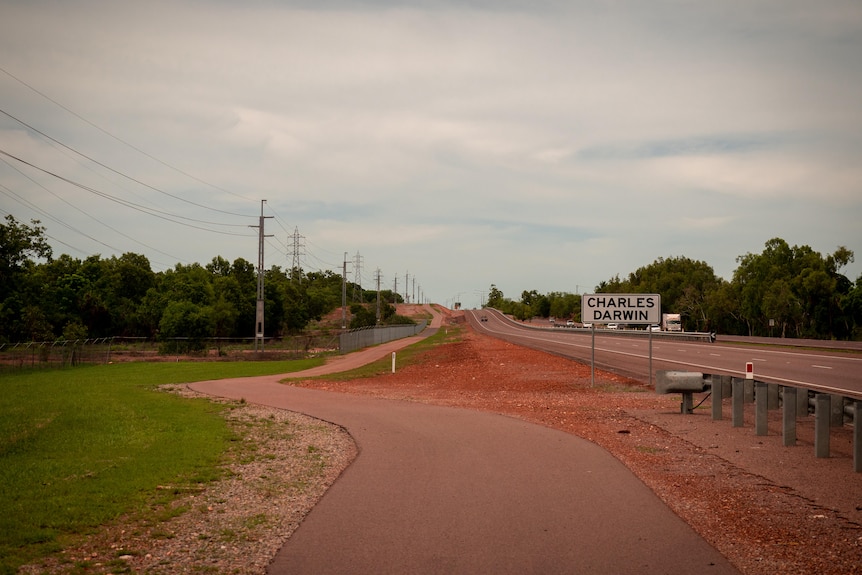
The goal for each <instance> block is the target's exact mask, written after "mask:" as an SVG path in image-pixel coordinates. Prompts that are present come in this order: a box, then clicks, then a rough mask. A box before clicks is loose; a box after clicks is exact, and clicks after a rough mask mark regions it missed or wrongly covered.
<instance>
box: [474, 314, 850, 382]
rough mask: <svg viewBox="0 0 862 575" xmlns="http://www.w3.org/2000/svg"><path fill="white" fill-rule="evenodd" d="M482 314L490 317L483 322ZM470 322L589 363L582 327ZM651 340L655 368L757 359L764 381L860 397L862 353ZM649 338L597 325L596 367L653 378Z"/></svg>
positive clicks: (732, 364) (723, 369) (719, 367)
mask: <svg viewBox="0 0 862 575" xmlns="http://www.w3.org/2000/svg"><path fill="white" fill-rule="evenodd" d="M482 316H484V317H486V319H487V321H480V318H481V317H482ZM467 317H468V319H469V320H470V322H471V324H472V325H473V326H474V327H475V328H476V329H477V330H478V331H480V332H483V333H487V334H488V335H492V336H494V337H499V338H501V339H504V340H507V341H511V342H513V343H517V344H519V345H524V346H527V347H531V348H534V349H540V350H543V351H547V352H550V353H554V354H557V355H561V356H564V357H570V358H573V359H577V360H579V361H582V362H585V363H589V362H590V357H591V354H592V334H591V333H590V331H589V330H582V329H562V328H556V329H550V328H548V329H537V328H538V327H542V326H539V325H538V324H537V325H536V327H529V326H527V325H524V324H519V323H516V322H513V321H511V320H510V319H508V318H506V317H504V316H503V315H502V314H500V313H499V312H496V311H494V310H481V311H468V312H467ZM652 339H653V341H652V369H653V372H655V371H656V370H660V369H678V370H686V371H701V372H704V373H712V374H726V375H733V376H737V377H743V376H744V375H745V364H746V363H747V362H752V363H753V364H754V373H755V378H756V379H758V380H760V381H767V382H771V383H778V384H782V385H792V386H797V387H808V388H810V389H817V390H821V391H828V392H832V393H839V394H847V395H856V394H858V395H859V397H860V398H862V353H859V352H853V351H850V352H829V351H825V350H810V349H793V348H787V347H778V346H774V347H770V346H764V345H759V346H756V347H754V346H744V345H738V344H736V345H731V344H722V343H721V340H720V338H719V341H718V342H716V343H706V342H691V341H680V340H672V339H667V338H664V337H661V336H660V335H658V334H656V335H654V336H653V338H652ZM649 345H650V344H649V339H648V338H647V337H644V334H643V333H641V334H639V336H638V337H626V335H625V332H621V333H613V334H611V333H609V332H607V331H606V330H596V334H595V361H596V367H598V368H600V369H604V370H607V371H611V372H614V373H619V374H621V375H626V376H629V377H632V378H635V379H638V380H641V381H644V382H646V381H647V380H648V377H649V356H650V351H649V349H650V347H649Z"/></svg>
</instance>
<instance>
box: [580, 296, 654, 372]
mask: <svg viewBox="0 0 862 575" xmlns="http://www.w3.org/2000/svg"><path fill="white" fill-rule="evenodd" d="M581 321H582V322H588V323H591V324H592V333H593V338H592V339H593V343H592V347H593V351H592V360H591V361H592V366H591V371H592V373H593V374H595V369H596V366H595V364H596V335H595V334H596V324H597V323H601V324H608V323H616V324H626V325H647V326H650V325H652V324H656V325H659V324H660V323H661V295H660V294H650V293H633V294H625V293H597V294H584V295H582V296H581ZM647 329H648V330H649V332H650V333H649V367H648V369H649V383H650V385H652V330H651V329H650V328H649V327H647ZM592 381H593V384H595V375H593V376H592Z"/></svg>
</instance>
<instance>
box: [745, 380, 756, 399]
mask: <svg viewBox="0 0 862 575" xmlns="http://www.w3.org/2000/svg"><path fill="white" fill-rule="evenodd" d="M743 393H744V395H745V403H754V380H753V379H746V380H745V384H744V386H743Z"/></svg>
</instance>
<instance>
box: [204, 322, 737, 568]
mask: <svg viewBox="0 0 862 575" xmlns="http://www.w3.org/2000/svg"><path fill="white" fill-rule="evenodd" d="M438 325H439V324H438ZM392 343H394V342H392ZM405 344H406V342H405ZM378 347H380V346H378ZM385 353H389V352H388V351H387V352H385ZM385 353H384V355H385ZM351 355H352V354H351ZM315 369H318V368H315ZM297 375H298V374H291V376H297ZM283 377H284V376H268V377H254V378H243V379H228V380H217V381H208V382H200V383H195V384H192V385H191V387H192V388H193V389H196V390H198V391H201V392H204V393H208V394H213V395H219V396H223V397H228V398H234V399H240V398H245V400H246V401H249V402H252V403H259V404H265V405H270V406H274V407H279V408H283V409H289V410H291V411H296V412H301V413H304V414H307V415H310V416H312V417H316V418H319V419H322V420H326V421H330V422H333V423H336V424H338V425H341V426H343V427H344V428H346V429H347V430H348V432H349V433H350V434H351V436H352V437H353V439H354V440H355V441H356V444H357V446H358V448H359V454H358V456H357V458H356V460H355V461H354V462H353V463H352V464H351V465H350V466H348V468H347V469H346V470H345V471H344V473H343V474H342V476H341V477H340V478H339V479H338V480H337V481H336V482H335V483H334V484H333V485H332V487H331V488H330V489H329V490H328V491H327V492H326V494H325V495H324V496H323V498H322V499H321V500H320V502H319V503H318V504H317V505H316V506H315V507H314V509H313V510H312V511H311V512H310V513H309V515H308V516H307V517H306V518H305V520H304V521H303V523H302V524H301V525H300V527H299V528H298V529H297V531H296V532H295V533H294V534H293V536H292V537H291V538H290V540H288V542H287V543H286V544H285V545H284V547H283V548H282V549H281V551H280V552H279V553H278V555H277V556H276V557H275V559H274V560H273V562H272V564H271V565H270V568H269V573H271V574H273V575H282V574H316V575H323V574H348V573H349V574H365V573H369V574H370V573H374V574H408V573H417V574H418V573H421V574H426V573H428V574H434V573H440V574H444V573H445V574H453V573H465V574H466V573H469V574H476V573H495V574H507V573H512V574H514V573H518V574H524V573H542V574H544V573H583V574H590V573H602V574H606V573H632V574H634V573H637V574H643V575H650V574H659V573H663V574H664V573H667V574H692V575H694V574H697V575H702V574H713V573H714V574H730V573H738V571H736V570H735V569H734V568H733V566H732V565H730V563H729V562H728V561H727V560H726V559H725V558H724V557H723V556H722V555H720V554H719V553H718V552H717V551H716V550H715V549H714V548H712V547H711V546H710V545H709V544H707V543H706V541H705V540H704V539H703V538H701V537H700V536H699V535H697V534H696V533H695V532H694V531H693V530H692V529H691V528H690V527H689V526H688V525H687V524H686V523H684V522H683V521H682V520H681V519H679V518H678V517H677V516H676V515H675V514H674V513H673V512H672V511H671V510H670V509H669V508H668V507H667V506H666V505H664V504H663V503H662V502H661V501H660V500H659V499H658V497H657V496H656V495H655V494H654V493H653V492H652V491H650V490H649V489H648V488H647V487H646V486H645V485H644V484H643V483H642V482H641V481H640V480H639V479H637V478H636V477H635V476H634V475H633V474H632V473H631V472H630V471H629V470H628V469H626V468H625V466H623V465H622V464H621V463H620V462H619V461H618V460H617V459H615V458H614V457H612V456H611V455H610V454H608V453H607V452H605V451H604V450H602V449H601V448H599V447H598V446H596V445H595V444H593V443H590V442H589V441H586V440H583V439H581V438H578V437H576V436H573V435H570V434H567V433H564V432H561V431H556V430H553V429H549V428H545V427H542V426H539V425H535V424H532V423H528V422H525V421H521V420H518V419H514V418H511V417H506V416H501V415H495V414H490V413H484V412H477V411H470V410H465V409H458V408H447V407H439V406H432V405H425V404H420V403H412V402H406V401H394V400H385V399H375V398H367V397H359V396H355V395H349V394H342V393H336V392H329V391H319V390H312V389H303V388H295V387H291V386H288V385H284V384H280V383H278V380H279V379H282V378H283Z"/></svg>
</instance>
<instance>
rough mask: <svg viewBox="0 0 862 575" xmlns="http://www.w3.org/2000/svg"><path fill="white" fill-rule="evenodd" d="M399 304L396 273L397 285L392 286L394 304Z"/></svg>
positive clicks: (396, 275) (396, 280) (396, 283)
mask: <svg viewBox="0 0 862 575" xmlns="http://www.w3.org/2000/svg"><path fill="white" fill-rule="evenodd" d="M397 304H398V274H395V287H394V288H392V305H397Z"/></svg>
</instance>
